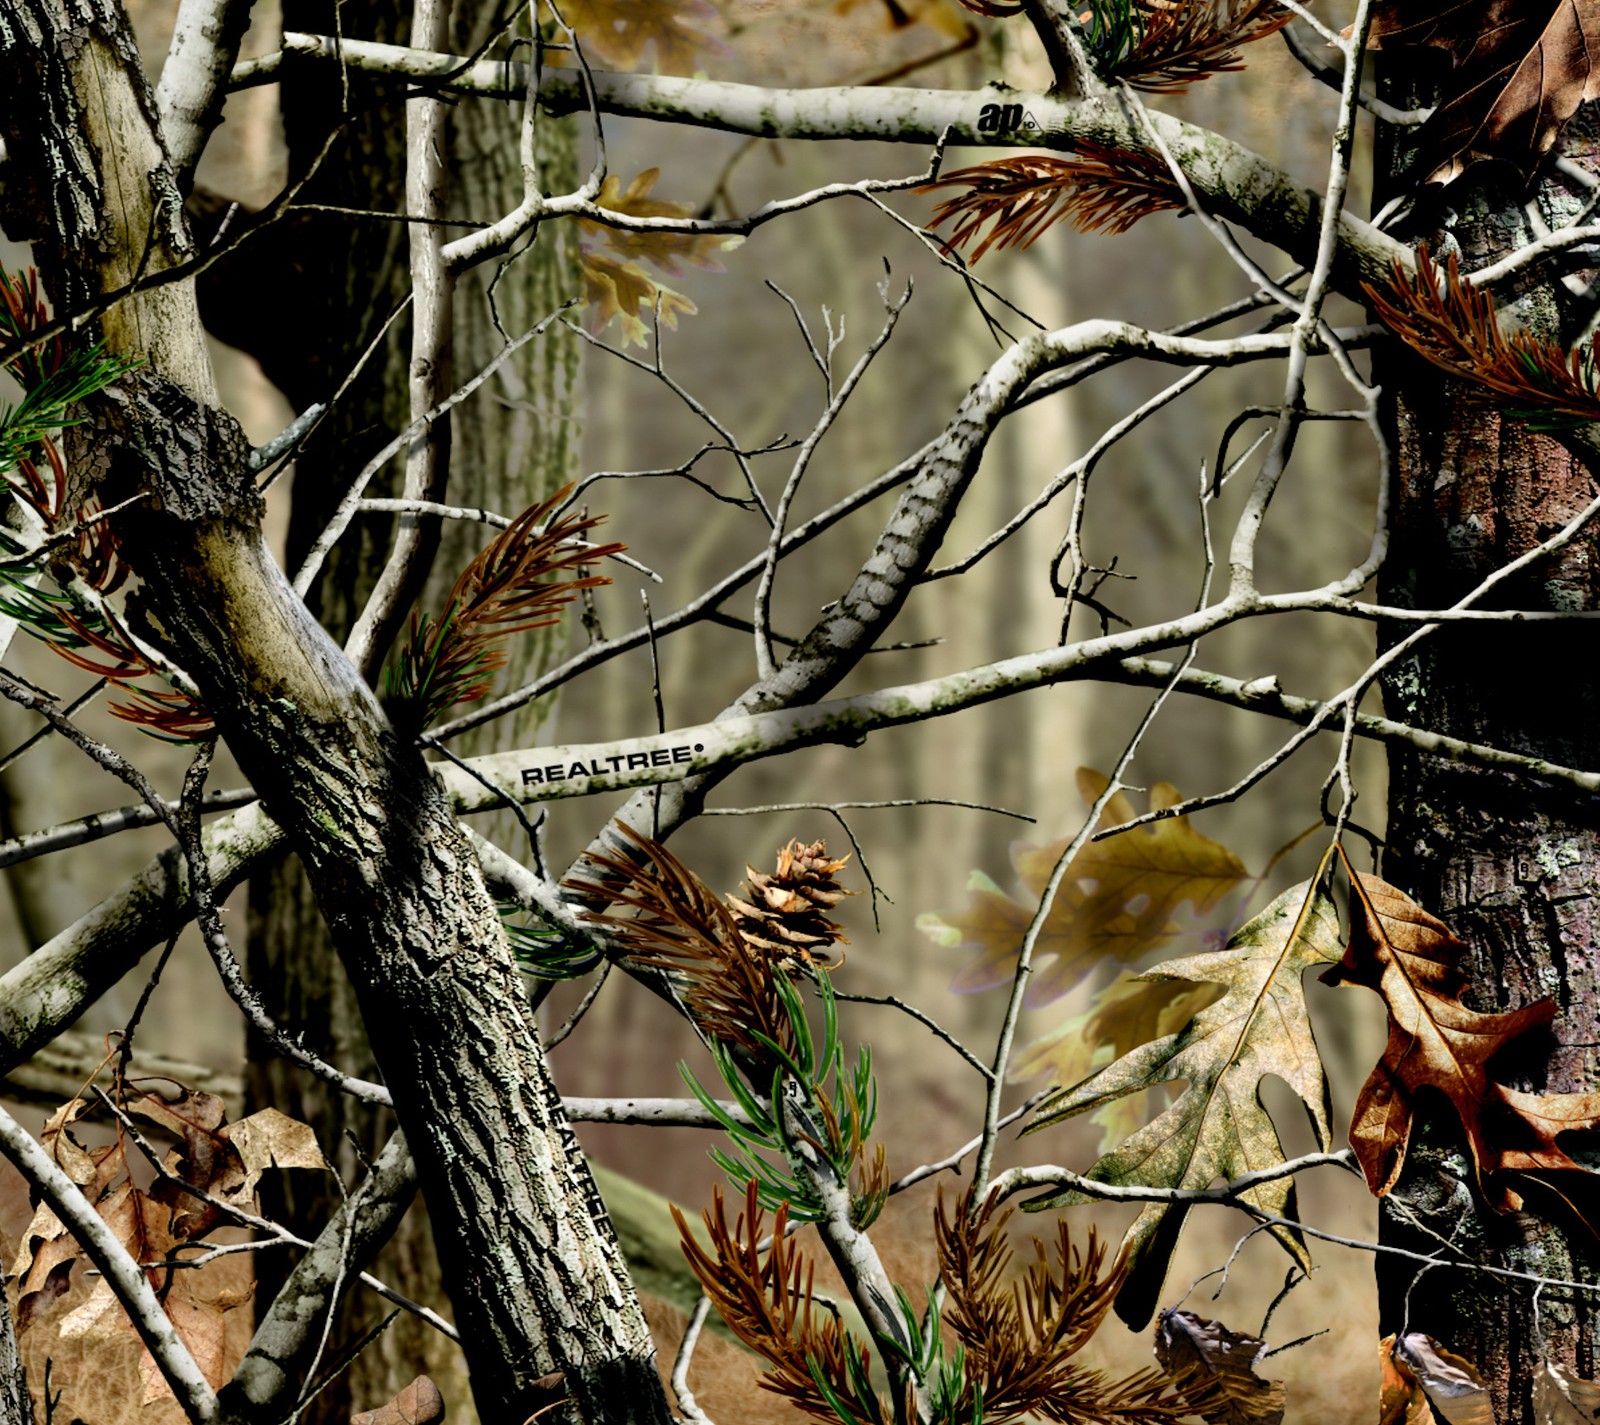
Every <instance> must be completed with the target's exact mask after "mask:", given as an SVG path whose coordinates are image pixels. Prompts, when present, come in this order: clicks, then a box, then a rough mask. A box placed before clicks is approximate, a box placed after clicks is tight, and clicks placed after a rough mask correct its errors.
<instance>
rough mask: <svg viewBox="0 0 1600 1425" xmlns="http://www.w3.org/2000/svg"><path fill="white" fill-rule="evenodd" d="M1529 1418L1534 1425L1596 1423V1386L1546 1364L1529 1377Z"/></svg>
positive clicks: (1599, 1393) (1599, 1394)
mask: <svg viewBox="0 0 1600 1425" xmlns="http://www.w3.org/2000/svg"><path fill="white" fill-rule="evenodd" d="M1533 1418H1534V1419H1535V1420H1536V1421H1537V1422H1538V1425H1595V1422H1596V1421H1600V1385H1596V1384H1595V1383H1594V1382H1593V1381H1590V1380H1580V1379H1578V1378H1577V1377H1575V1376H1573V1375H1571V1374H1569V1373H1568V1372H1567V1370H1566V1369H1565V1368H1564V1367H1563V1366H1561V1365H1560V1364H1559V1363H1558V1362H1556V1361H1546V1362H1545V1363H1544V1364H1543V1365H1542V1366H1540V1367H1539V1373H1538V1374H1537V1375H1536V1376H1534V1378H1533Z"/></svg>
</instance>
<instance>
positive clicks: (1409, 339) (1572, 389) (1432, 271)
mask: <svg viewBox="0 0 1600 1425" xmlns="http://www.w3.org/2000/svg"><path fill="white" fill-rule="evenodd" d="M1364 290H1365V292H1366V294H1367V300H1368V301H1370V302H1371V303H1372V309H1373V311H1374V312H1375V313H1376V314H1377V316H1378V318H1379V320H1380V321H1382V322H1383V324H1384V325H1385V326H1386V327H1388V328H1389V329H1390V330H1391V331H1393V332H1394V333H1395V335H1396V336H1398V337H1399V338H1400V339H1401V340H1402V341H1403V342H1405V344H1406V345H1407V346H1409V347H1411V348H1412V350H1414V351H1416V352H1417V353H1418V354H1419V355H1421V356H1423V357H1425V358H1426V359H1427V360H1428V361H1431V362H1432V363H1433V364H1434V365H1435V366H1440V367H1443V368H1444V369H1445V370H1446V371H1449V372H1452V373H1454V374H1455V375H1457V376H1464V377H1466V378H1467V379H1468V380H1470V381H1474V382H1476V383H1477V384H1478V385H1480V386H1483V387H1485V388H1486V389H1488V390H1489V391H1492V392H1493V393H1494V394H1495V395H1496V396H1498V397H1499V398H1500V399H1501V401H1503V402H1504V403H1505V404H1506V405H1507V406H1508V407H1509V408H1510V409H1511V412H1512V414H1514V415H1517V416H1519V417H1521V418H1522V419H1525V420H1527V421H1528V422H1529V423H1530V424H1531V425H1533V426H1534V427H1535V428H1536V429H1541V428H1542V429H1552V428H1561V427H1567V426H1572V425H1587V424H1589V423H1590V422H1591V421H1600V396H1597V395H1596V394H1595V390H1594V380H1593V373H1594V371H1595V369H1596V364H1597V361H1600V337H1595V338H1593V339H1591V340H1590V342H1589V345H1588V346H1587V347H1579V348H1578V349H1576V350H1574V351H1572V352H1567V351H1566V350H1564V349H1563V348H1562V347H1561V346H1559V345H1557V344H1556V343H1555V342H1553V341H1550V340H1548V339H1547V338H1545V337H1541V336H1537V335H1535V334H1534V333H1533V332H1530V331H1528V330H1526V329H1524V328H1519V329H1517V330H1515V331H1511V332H1507V331H1506V330H1505V328H1504V327H1502V326H1501V324H1500V322H1499V320H1498V318H1497V317H1496V315H1495V307H1494V300H1493V299H1492V298H1491V297H1490V296H1489V294H1488V293H1487V292H1485V291H1482V290H1480V289H1479V288H1476V287H1473V286H1470V285H1469V284H1467V283H1466V282H1464V281H1462V280H1461V273H1460V268H1459V265H1458V263H1457V261H1456V256H1455V254H1454V253H1451V254H1450V256H1449V257H1448V258H1447V259H1446V261H1445V265H1444V267H1443V268H1442V269H1441V268H1440V267H1439V266H1438V265H1437V264H1436V263H1434V261H1433V260H1432V258H1430V257H1429V255H1428V250H1427V248H1425V247H1423V248H1419V249H1418V250H1417V268H1416V275H1415V277H1408V276H1407V275H1406V273H1405V271H1404V270H1403V269H1402V268H1400V267H1399V266H1396V268H1395V276H1394V286H1393V287H1392V288H1391V289H1390V290H1389V291H1387V292H1380V291H1378V290H1377V289H1376V288H1374V287H1371V286H1366V287H1365V288H1364Z"/></svg>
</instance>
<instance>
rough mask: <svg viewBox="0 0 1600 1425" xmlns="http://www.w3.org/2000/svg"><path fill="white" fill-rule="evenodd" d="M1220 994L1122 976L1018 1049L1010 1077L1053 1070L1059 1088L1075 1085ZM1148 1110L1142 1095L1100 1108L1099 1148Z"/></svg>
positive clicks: (1210, 988) (1218, 989) (1173, 1028)
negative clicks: (1086, 1007) (1078, 1011)
mask: <svg viewBox="0 0 1600 1425" xmlns="http://www.w3.org/2000/svg"><path fill="white" fill-rule="evenodd" d="M1222 995H1223V989H1222V986H1221V985H1213V984H1193V983H1190V982H1188V981H1185V980H1146V979H1141V978H1138V977H1136V976H1133V975H1123V976H1121V977H1120V978H1119V979H1116V980H1113V981H1112V983H1111V984H1109V985H1107V986H1106V987H1105V989H1103V990H1101V991H1100V993H1099V994H1097V995H1096V996H1095V1000H1094V1007H1093V1008H1092V1009H1090V1010H1088V1011H1086V1012H1085V1013H1083V1014H1079V1015H1075V1016H1074V1017H1073V1018H1071V1019H1069V1020H1066V1021H1065V1022H1064V1023H1062V1024H1060V1025H1058V1026H1057V1027H1056V1028H1055V1029H1052V1030H1051V1031H1050V1032H1049V1033H1048V1034H1045V1035H1042V1036H1041V1037H1040V1038H1038V1039H1035V1040H1034V1041H1033V1042H1032V1043H1031V1044H1026V1045H1024V1046H1023V1047H1022V1048H1021V1049H1020V1050H1018V1051H1017V1056H1016V1058H1015V1060H1013V1062H1012V1066H1011V1073H1010V1076H1009V1077H1010V1078H1011V1080H1012V1082H1013V1083H1015V1082H1019V1081H1022V1080H1026V1079H1032V1078H1037V1077H1039V1076H1040V1075H1041V1074H1049V1075H1050V1076H1051V1079H1052V1081H1053V1082H1054V1083H1055V1084H1056V1086H1057V1087H1058V1088H1072V1087H1073V1086H1074V1085H1076V1084H1078V1083H1079V1082H1081V1081H1082V1080H1084V1079H1086V1078H1088V1077H1089V1075H1090V1074H1092V1073H1094V1072H1095V1070H1096V1069H1099V1068H1101V1067H1102V1066H1103V1065H1105V1064H1107V1063H1109V1062H1110V1061H1111V1060H1112V1059H1117V1058H1120V1057H1121V1056H1122V1055H1124V1054H1127V1053H1129V1052H1130V1051H1132V1050H1134V1049H1137V1048H1138V1047H1139V1045H1141V1044H1147V1043H1149V1042H1150V1040H1152V1039H1160V1038H1162V1037H1163V1036H1164V1035H1168V1034H1176V1033H1177V1032H1178V1031H1179V1030H1180V1029H1182V1028H1183V1027H1184V1025H1186V1024H1187V1023H1188V1022H1189V1021H1190V1020H1191V1019H1193V1018H1194V1017H1195V1015H1197V1014H1198V1013H1199V1012H1200V1011H1201V1010H1202V1009H1204V1008H1205V1007H1206V1006H1207V1005H1209V1004H1214V1003H1215V1002H1216V1001H1217V1000H1219V999H1220V998H1221V997H1222ZM1145 1110H1146V1104H1145V1101H1144V1099H1143V1097H1141V1096H1139V1095H1131V1096H1129V1097H1127V1098H1119V1099H1114V1100H1113V1101H1111V1102H1110V1103H1106V1104H1104V1105H1102V1106H1101V1107H1100V1108H1097V1109H1096V1110H1095V1112H1094V1115H1093V1117H1094V1121H1095V1122H1096V1123H1098V1124H1099V1125H1100V1151H1101V1152H1104V1151H1105V1150H1106V1149H1107V1148H1109V1147H1110V1146H1111V1145H1112V1144H1113V1143H1117V1142H1120V1141H1121V1140H1122V1139H1123V1138H1126V1137H1127V1136H1128V1135H1129V1134H1130V1133H1132V1132H1134V1131H1135V1130H1136V1129H1137V1128H1138V1127H1139V1125H1140V1124H1141V1123H1143V1122H1144V1121H1145V1117H1146V1112H1145Z"/></svg>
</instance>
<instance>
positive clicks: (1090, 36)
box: [1084, 0, 1292, 94]
mask: <svg viewBox="0 0 1600 1425" xmlns="http://www.w3.org/2000/svg"><path fill="white" fill-rule="evenodd" d="M1291 18H1292V15H1291V13H1290V11H1288V10H1287V9H1285V8H1284V7H1283V6H1282V5H1280V4H1279V3H1278V0H1091V3H1090V7H1089V11H1088V12H1087V14H1086V16H1085V25H1084V46H1085V48H1086V49H1087V50H1088V51H1089V54H1090V58H1091V61H1092V62H1093V64H1094V68H1095V72H1096V73H1097V74H1099V76H1100V77H1101V78H1102V79H1104V80H1105V81H1106V82H1107V83H1113V84H1114V83H1123V84H1127V85H1128V86H1129V87H1130V88H1133V89H1142V90H1144V91H1145V92H1147V93H1152V94H1181V93H1183V92H1184V91H1185V90H1186V89H1188V87H1189V86H1190V85H1191V84H1193V83H1195V82H1196V81H1198V80H1201V79H1208V78H1210V76H1212V75H1213V74H1221V73H1224V72H1227V71H1231V70H1239V69H1243V68H1244V65H1243V63H1242V62H1241V61H1240V59H1239V51H1240V50H1241V49H1242V48H1243V47H1244V46H1245V45H1247V44H1252V43H1254V42H1255V41H1256V40H1261V39H1265V38H1266V37H1267V36H1268V35H1273V34H1276V33H1277V32H1278V31H1279V30H1281V29H1282V28H1283V27H1284V26H1285V25H1287V24H1288V23H1289V21H1290V19H1291Z"/></svg>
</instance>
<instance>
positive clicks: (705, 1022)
mask: <svg viewBox="0 0 1600 1425" xmlns="http://www.w3.org/2000/svg"><path fill="white" fill-rule="evenodd" d="M618 829H619V830H620V831H621V832H622V834H623V835H624V836H625V837H626V838H627V839H628V840H629V841H631V842H633V843H634V845H635V846H637V847H638V849H639V852H640V853H641V859H639V860H633V859H630V858H627V857H620V856H618V857H612V856H602V855H594V854H591V855H590V858H589V859H590V860H591V861H593V862H594V863H595V864H596V865H598V866H599V867H600V869H601V871H602V873H603V875H604V880H603V881H602V882H599V883H596V882H592V881H584V880H573V881H566V882H564V883H563V884H564V885H565V886H567V887H568V888H569V889H571V890H574V891H576V892H577V893H578V894H580V895H585V896H598V897H603V898H605V899H607V900H610V901H612V902H614V903H616V904H617V905H620V906H625V907H628V908H630V909H631V910H632V911H633V912H634V914H633V915H631V916H625V915H618V914H616V913H615V912H612V911H589V912H586V913H585V914H584V916H583V919H584V920H586V921H588V922H590V923H591V924H594V925H600V926H603V927H604V928H605V930H606V932H607V934H609V935H610V936H611V937H612V938H613V939H614V940H616V941H618V942H619V943H620V944H621V945H622V946H623V947H624V948H625V949H626V951H627V954H628V958H629V959H631V960H633V961H634V962H635V963H636V964H638V965H641V966H644V967H646V968H648V969H655V970H664V971H667V972H668V973H670V974H672V975H673V976H675V977H676V978H677V979H678V980H679V982H680V983H681V986H682V993H683V998H684V1004H685V1006H686V1007H687V1009H688V1011H689V1013H690V1014H691V1015H693V1016H694V1020H695V1023H696V1024H698V1025H699V1026H700V1028H701V1029H702V1030H703V1031H704V1032H705V1033H706V1034H708V1035H709V1036H711V1037H712V1038H713V1039H720V1040H722V1041H723V1042H724V1043H727V1044H732V1045H736V1046H738V1047H739V1048H740V1049H742V1050H743V1051H744V1052H745V1053H747V1054H750V1055H752V1056H754V1057H755V1058H756V1059H757V1060H759V1061H763V1062H769V1061H770V1060H771V1057H772V1056H771V1049H770V1048H769V1047H768V1046H771V1045H776V1046H777V1047H778V1049H779V1050H780V1051H781V1052H782V1053H783V1054H785V1055H789V1056H791V1057H792V1056H793V1053H794V1051H795V1048H796V1044H795V1033H794V1025H793V1023H792V1021H791V1017H790V1014H789V1011H788V1009H787V1008H786V1007H785V1004H784V997H783V994H782V993H781V991H780V989H779V984H778V981H779V980H780V978H782V973H783V972H782V970H781V968H780V967H779V965H778V964H777V963H776V962H775V961H773V959H772V958H771V957H769V956H765V955H754V954H751V953H750V951H749V949H748V948H747V947H746V945H745V942H744V938H743V937H742V936H741V935H740V934H739V927H738V924H737V923H736V922H735V920H734V916H733V912H732V911H731V910H730V909H729V908H728V907H727V906H726V905H725V904H724V903H723V902H722V900H721V899H720V898H719V897H718V896H717V895H716V894H715V892H713V891H712V890H711V889H710V888H709V887H708V886H706V884H705V883H704V882H703V881H701V880H700V878H699V877H698V876H696V875H695V874H694V872H693V871H691V870H690V869H689V868H688V867H687V866H685V865H684V864H683V862H681V861H680V860H678V858H677V857H676V856H674V855H673V854H672V853H671V852H670V851H668V850H667V848H666V847H665V846H663V845H662V844H661V843H660V842H659V841H655V840H652V839H651V838H650V837H648V836H645V835H643V834H642V833H640V832H638V831H635V830H634V829H633V828H632V827H631V826H628V825H627V824H626V823H618Z"/></svg>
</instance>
